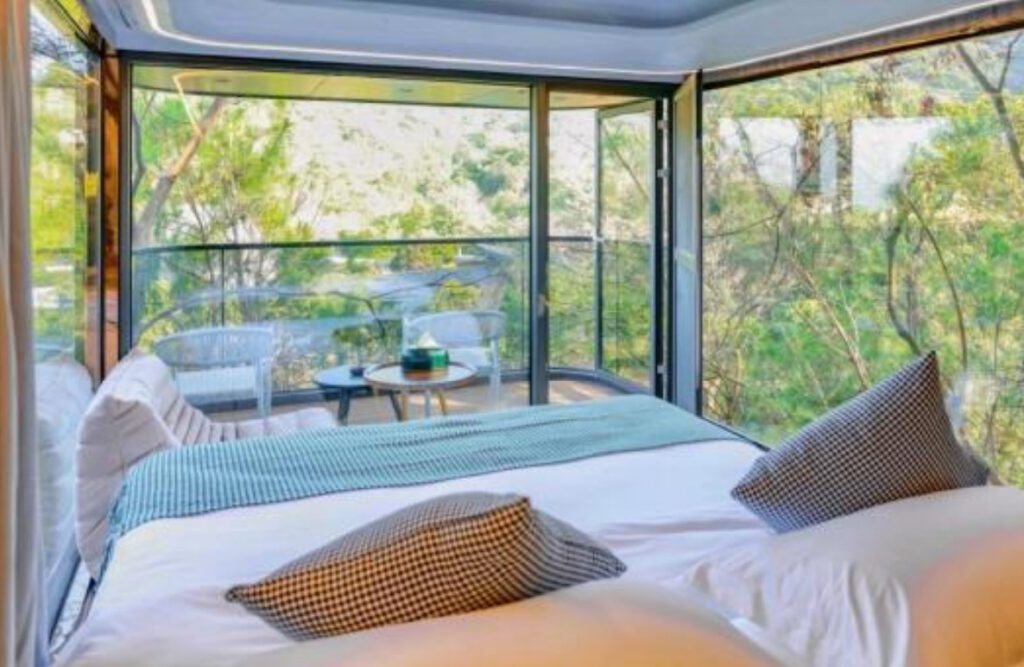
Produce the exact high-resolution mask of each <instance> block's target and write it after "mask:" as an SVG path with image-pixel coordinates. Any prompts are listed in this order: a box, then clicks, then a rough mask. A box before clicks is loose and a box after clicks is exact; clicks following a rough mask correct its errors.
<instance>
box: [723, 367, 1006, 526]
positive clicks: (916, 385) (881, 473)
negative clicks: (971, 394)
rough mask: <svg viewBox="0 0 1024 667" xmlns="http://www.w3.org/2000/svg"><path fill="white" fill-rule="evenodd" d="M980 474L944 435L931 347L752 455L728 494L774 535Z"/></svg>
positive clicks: (977, 480) (974, 480) (972, 481)
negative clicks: (767, 450)
mask: <svg viewBox="0 0 1024 667" xmlns="http://www.w3.org/2000/svg"><path fill="white" fill-rule="evenodd" d="M987 479H988V469H987V468H986V467H985V466H984V464H982V463H981V462H980V460H979V459H978V458H977V457H975V456H972V455H971V453H970V452H968V451H967V450H966V449H964V448H963V447H961V446H960V444H959V443H958V442H957V439H956V436H954V435H953V429H952V427H951V426H950V423H949V416H948V415H947V414H946V409H945V405H944V403H943V395H942V384H941V380H940V376H939V362H938V359H937V357H936V355H935V353H934V352H932V353H931V354H928V355H927V356H924V357H921V358H920V359H918V360H916V361H914V362H913V363H911V364H909V365H908V366H906V367H905V368H903V369H902V370H901V371H899V372H898V373H896V374H895V375H893V376H892V377H890V378H888V379H887V380H884V381H883V382H882V383H880V384H878V385H877V386H875V387H874V388H872V389H870V390H868V391H866V392H864V393H863V394H861V395H860V396H858V397H856V398H854V399H853V400H851V401H849V402H847V403H844V404H843V405H841V406H839V407H838V408H836V409H835V410H833V411H832V412H829V413H828V414H826V415H825V416H824V417H821V418H820V419H818V420H816V421H814V422H812V423H811V424H810V425H808V426H806V427H805V428H804V429H803V430H801V431H799V432H798V433H797V434H796V435H794V436H793V437H792V438H790V439H789V440H787V441H786V442H784V443H783V444H782V445H780V446H779V448H778V449H776V450H774V451H772V452H771V453H769V454H766V455H765V456H763V457H761V458H759V459H758V460H757V461H755V462H754V465H753V466H752V467H751V469H750V471H749V472H748V473H747V474H746V476H744V477H743V479H741V480H740V482H739V484H738V485H737V486H736V488H734V489H733V491H732V495H733V497H734V498H736V499H737V500H738V501H740V502H741V503H743V504H744V505H746V507H747V508H748V509H750V511H752V512H753V513H754V514H756V515H757V516H759V517H760V518H761V519H762V520H764V522H765V523H767V524H768V525H769V526H771V527H772V528H774V529H775V530H776V531H778V532H780V533H781V532H787V531H791V530H796V529H799V528H804V527H806V526H810V525H813V524H816V523H820V522H822V521H827V520H829V519H834V518H836V517H839V516H843V515H845V514H850V513H852V512H856V511H858V510H862V509H865V508H867V507H871V506H873V505H879V504H881V503H887V502H891V501H894V500H899V499H901V498H909V497H911V496H918V495H922V494H925V493H933V492H935V491H945V490H949V489H956V488H960V487H966V486H978V485H981V484H985V482H986V481H987Z"/></svg>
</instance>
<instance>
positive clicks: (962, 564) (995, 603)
mask: <svg viewBox="0 0 1024 667" xmlns="http://www.w3.org/2000/svg"><path fill="white" fill-rule="evenodd" d="M686 579H687V580H688V581H689V583H690V584H691V585H692V586H694V587H695V588H696V589H697V590H698V591H699V592H701V593H703V594H705V595H708V596H710V597H711V598H713V599H714V600H715V601H716V602H717V603H718V604H720V605H722V606H723V607H725V608H727V609H730V610H732V611H733V612H735V613H736V614H738V615H739V616H742V617H745V618H746V619H747V620H748V621H750V622H751V623H753V624H754V625H756V626H758V627H759V628H760V629H761V630H763V631H765V632H766V633H767V634H768V635H770V636H772V637H774V638H775V639H777V640H779V641H780V642H781V643H783V644H785V645H786V646H787V647H788V648H789V649H790V650H792V651H794V652H795V653H797V654H798V655H802V656H805V657H806V658H807V660H808V661H809V662H810V663H811V664H813V665H829V666H833V665H851V666H854V665H856V666H858V667H860V666H863V665H878V666H882V665H893V666H903V665H928V666H929V667H942V666H945V665H948V666H950V667H953V666H956V667H962V666H964V665H1009V664H1017V663H1018V662H1020V661H1022V660H1024V492H1021V491H1020V490H1018V489H1014V488H1009V487H974V488H966V489H958V490H954V491H944V492H941V493H934V494H929V495H924V496H918V497H916V498H910V499H906V500H900V501H897V502H893V503H888V504H884V505H878V506H876V507H872V508H870V509H867V510H863V511H861V512H857V513H854V514H850V515H848V516H844V517H841V518H838V519H834V520H832V521H828V522H825V523H822V524H819V525H816V526H813V527H811V528H806V529H804V530H801V531H797V532H793V533H789V534H786V535H777V536H767V537H764V538H760V539H758V540H757V541H755V542H752V543H749V544H745V545H743V546H741V547H734V548H730V549H726V550H723V551H721V552H719V553H715V554H712V555H711V556H709V557H707V558H706V559H705V560H703V561H702V562H700V563H698V564H697V565H695V566H694V567H693V568H692V569H691V570H690V571H689V572H687V574H686Z"/></svg>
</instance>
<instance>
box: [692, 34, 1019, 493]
mask: <svg viewBox="0 0 1024 667" xmlns="http://www.w3.org/2000/svg"><path fill="white" fill-rule="evenodd" d="M1015 46H1016V39H1015V36H1010V37H1006V36H996V37H991V38H984V39H979V40H973V41H971V42H968V43H965V44H963V45H962V46H957V45H953V46H945V47H937V48H932V49H926V50H922V51H918V52H913V53H908V54H904V55H899V56H891V57H885V58H880V59H876V60H871V61H865V62H861V63H854V64H850V65H843V66H839V67H835V68H830V69H826V70H822V71H818V72H811V73H803V74H796V75H791V76H786V77H781V78H778V79H772V80H768V81H763V82H758V83H753V84H747V85H741V86H737V87H734V88H730V89H725V90H720V91H715V92H713V93H710V94H709V95H708V96H707V98H706V99H707V105H708V106H707V108H706V110H705V120H706V122H707V126H706V128H705V133H704V139H705V148H706V154H705V179H706V180H705V197H706V199H705V225H706V228H705V240H706V245H705V276H704V285H705V320H704V335H705V340H704V355H705V358H704V364H705V372H706V375H705V397H706V406H705V407H706V409H707V411H708V413H709V414H711V415H713V416H715V417H716V418H719V419H722V420H724V421H726V422H729V423H732V424H736V425H738V426H741V427H743V428H745V429H748V430H749V431H751V432H752V433H753V434H755V435H756V436H759V437H761V438H762V439H763V440H765V441H766V442H769V443H770V442H775V441H777V440H779V439H781V438H782V437H785V435H787V434H789V433H792V432H793V430H795V429H796V428H798V427H799V426H800V425H802V424H804V423H806V422H808V421H810V420H811V419H813V418H815V417H816V416H818V415H819V414H821V412H823V411H825V410H827V409H829V408H831V407H833V406H835V405H837V404H839V403H841V402H842V401H844V400H846V399H848V398H849V397H850V396H852V395H854V394H855V393H857V392H859V391H861V390H863V389H864V388H866V387H867V386H869V385H870V384H871V383H874V382H877V381H878V380H880V379H882V378H883V377H885V376H886V375H887V374H889V373H891V372H892V371H894V370H895V369H897V368H898V367H899V366H900V365H902V364H903V363H905V362H906V361H907V360H908V359H910V358H912V357H913V356H914V355H916V354H919V353H921V352H923V351H926V350H928V349H936V350H938V352H939V354H940V358H941V361H942V368H943V373H944V376H945V382H946V386H947V389H948V391H949V392H950V393H951V395H952V396H953V401H954V404H955V405H954V408H953V410H952V414H953V416H954V421H955V423H956V426H957V428H958V432H959V434H960V436H961V437H962V438H963V439H964V441H965V442H969V443H970V444H971V445H973V446H974V447H975V448H976V449H978V450H979V451H980V452H981V453H982V454H983V455H984V456H985V457H986V458H987V459H988V460H989V461H990V462H992V463H993V464H994V465H995V466H996V467H997V469H999V470H1000V472H1001V474H1003V475H1004V476H1005V477H1006V478H1007V479H1010V480H1012V481H1014V482H1015V483H1018V484H1024V465H1022V463H1024V456H1022V452H1024V429H1021V427H1020V424H1021V418H1022V417H1024V382H1022V380H1024V376H1022V375H1021V369H1022V368H1024V344H1022V341H1024V338H1022V336H1024V310H1022V306H1024V272H1022V271H1024V264H1022V262H1024V254H1022V253H1024V250H1020V249H1021V248H1022V245H1021V243H1022V242H1024V225H1021V224H1020V216H1019V213H1018V212H1019V211H1020V210H1021V204H1022V203H1024V202H1022V196H1024V170H1022V169H1020V168H1019V167H1020V166H1021V163H1020V162H1019V159H1020V157H1021V156H1020V146H1019V143H1017V140H1016V136H1017V135H1018V133H1019V132H1020V131H1021V130H1022V129H1024V126H1022V120H1024V114H1022V112H1024V106H1022V102H1024V98H1022V96H1021V94H1020V92H1019V90H1018V89H1017V84H1016V83H1008V82H1016V81H1017V80H1018V79H1019V77H1020V75H1021V74H1022V72H1020V71H1017V70H1018V69H1019V68H1017V67H1016V66H1015V64H1016V61H1015V60H1014V59H1013V52H1014V48H1015ZM1004 67H1005V68H1006V70H1005V72H1006V74H1005V75H1003V76H1002V78H1000V77H1001V72H1003V71H1004V69H1003V68H1004ZM1000 81H1001V83H999V82H1000ZM993 86H995V88H994V89H993V90H995V92H994V93H993V92H986V90H985V88H986V87H989V88H990V89H992V87H993ZM869 121H870V122H869ZM872 123H873V124H872ZM886 128H889V129H888V130H887V129H886ZM923 128H931V129H927V130H926V129H923ZM886 131H889V132H890V134H886ZM873 132H874V134H872V133H873ZM892 132H895V133H896V134H895V135H894V134H892ZM907 133H911V134H907ZM914 133H916V134H914ZM911 136H916V137H918V139H917V147H916V148H913V149H910V148H908V150H907V152H905V153H903V154H902V155H903V157H900V156H901V153H900V150H899V148H898V147H895V148H894V147H891V146H889V145H888V144H887V142H891V141H893V139H891V138H887V137H895V139H896V140H904V137H911ZM897 143H898V141H897ZM830 147H831V148H830ZM829 151H832V152H831V154H830V153H829ZM872 155H874V156H875V157H873V158H872V157H871V156H872ZM787 160H789V162H788V164H790V165H791V167H790V169H791V171H789V172H787V171H786V166H785V165H786V164H787ZM858 160H861V161H860V162H858ZM872 160H874V161H873V162H872ZM891 161H901V165H902V166H901V168H900V170H899V173H898V175H897V177H896V178H895V179H894V180H892V181H891V182H889V183H888V188H887V189H886V190H885V191H884V193H882V194H881V196H880V198H879V197H877V196H874V195H871V194H870V192H871V187H872V186H871V181H872V179H873V178H877V177H878V172H877V171H872V170H884V169H886V168H888V167H890V165H889V164H887V162H891ZM897 164H900V163H899V162H898V163H897ZM823 165H824V166H823ZM868 165H870V166H868ZM823 174H824V175H823ZM866 193H867V194H866Z"/></svg>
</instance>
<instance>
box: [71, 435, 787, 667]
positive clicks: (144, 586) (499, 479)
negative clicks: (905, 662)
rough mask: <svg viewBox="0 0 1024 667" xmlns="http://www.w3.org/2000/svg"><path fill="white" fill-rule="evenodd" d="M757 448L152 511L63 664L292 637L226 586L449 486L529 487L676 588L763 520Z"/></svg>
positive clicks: (680, 448)
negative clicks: (695, 565)
mask: <svg viewBox="0 0 1024 667" xmlns="http://www.w3.org/2000/svg"><path fill="white" fill-rule="evenodd" d="M759 453H760V452H759V451H758V450H757V449H755V448H754V447H752V446H750V445H747V444H745V443H740V442H736V441H728V440H721V441H707V442H701V443H691V444H685V445H677V446H674V447H667V448H662V449H657V450H648V451H642V452H631V453H626V454H615V455H610V456H603V457H596V458H591V459H587V460H584V461H577V462H572V463H564V464H558V465H551V466H544V467H538V468H525V469H520V470H512V471H505V472H499V473H494V474H490V475H484V476H479V477H470V478H464V479H458V480H451V481H447V482H441V483H436V484H425V485H421V486H414V487H404V488H388V489H374V490H369V491H358V492H349V493H340V494H335V495H330V496H321V497H316V498H308V499H305V500H298V501H293V502H288V503H279V504H276V505H263V506H256V507H246V508H239V509H231V510H225V511H221V512H215V513H211V514H205V515H201V516H196V517H188V518H182V519H165V520H161V521H155V522H152V523H149V524H146V525H143V526H141V527H139V528H137V529H135V530H134V531H132V532H131V533H129V534H128V535H126V536H124V537H122V538H121V539H120V540H119V542H118V544H117V548H116V550H115V552H114V557H113V560H112V561H111V563H110V566H109V568H108V570H107V572H106V575H105V578H104V581H103V585H102V586H101V587H100V590H99V592H98V594H97V596H96V598H95V601H94V604H93V606H92V609H91V611H90V613H89V616H88V618H87V620H86V622H85V623H84V625H83V626H82V627H81V628H80V629H79V631H78V632H77V634H76V636H75V637H74V638H72V640H71V642H70V643H69V645H68V648H67V649H65V650H64V651H63V652H62V654H61V655H60V656H59V658H58V664H59V665H73V666H75V667H90V666H96V667H99V666H102V667H116V666H119V665H126V666H127V665H131V666H133V667H134V666H136V665H153V666H156V667H162V666H165V665H204V666H217V665H231V664H235V663H238V662H239V661H244V659H245V658H246V657H251V656H252V655H254V654H258V653H262V652H265V651H272V650H275V649H279V648H283V647H286V646H288V645H290V644H291V643H292V642H291V640H289V639H287V638H285V637H284V636H283V635H281V634H280V633H278V632H277V631H276V630H274V629H273V628H271V627H269V626H268V625H266V624H265V623H264V622H263V621H261V620H260V619H259V618H257V617H256V616H254V615H252V614H250V613H248V612H246V611H245V610H244V609H243V608H242V607H241V606H239V605H235V604H231V603H228V602H226V601H225V600H224V597H223V596H224V592H225V591H226V590H227V589H228V588H229V587H230V586H231V585H233V584H236V583H242V582H249V581H254V580H256V579H259V578H261V577H263V576H264V575H266V574H267V573H269V572H270V571H272V570H274V569H275V568H277V567H279V566H280V565H282V564H284V563H286V562H288V561H289V560H291V559H293V558H295V557H297V556H299V555H301V554H303V553H305V552H307V551H309V550H311V549H313V548H315V547H318V546H320V545H322V544H324V543H326V542H328V541H330V540H332V539H334V538H336V537H338V536H340V535H342V534H343V533H345V532H347V531H349V530H352V529H353V528H356V527H358V526H360V525H362V524H364V523H366V522H368V521H371V520H373V519H376V518H378V517H380V516H381V515H383V514H386V513H389V512H392V511H394V510H397V509H400V508H401V507H404V506H406V505H408V504H410V503H413V502H417V501H419V500H424V499H427V498H430V497H433V496H436V495H440V494H444V493H450V492H454V491H467V490H485V491H496V492H516V493H521V494H525V495H527V496H529V497H530V498H531V500H532V502H533V504H534V506H535V507H537V508H539V509H542V510H544V511H546V512H548V513H550V514H552V515H554V516H556V517H559V518H561V519H564V520H566V521H568V522H570V523H572V524H573V525H575V526H577V527H578V528H580V529H582V530H584V531H586V532H588V533H590V534H591V535H593V536H594V537H596V538H597V539H599V540H601V541H602V542H604V543H605V544H606V545H608V546H609V547H610V548H611V549H612V550H613V551H615V553H616V554H617V555H618V556H619V557H620V558H622V560H623V561H625V562H626V564H627V565H628V568H629V569H628V572H627V573H626V575H625V576H627V577H633V578H636V579H641V580H646V581H650V582H653V583H656V584H658V585H661V586H665V587H669V588H679V587H681V586H683V584H682V583H681V581H680V575H681V573H682V572H683V571H684V570H685V568H686V566H687V565H689V564H690V563H692V562H693V561H694V560H695V559H697V558H699V557H700V556H702V555H704V554H706V553H708V552H709V551H710V550H713V549H716V548H719V547H721V546H725V545H728V544H735V543H739V542H742V541H746V540H749V539H751V538H754V537H757V536H760V535H763V534H766V533H767V532H769V531H768V529H767V528H766V527H765V526H764V525H763V524H762V523H761V522H760V521H759V520H758V519H756V518H755V517H754V516H753V515H751V514H750V513H749V512H747V511H746V510H745V509H743V508H742V507H741V506H740V505H738V504H737V503H735V502H734V501H733V500H732V499H731V498H730V497H729V490H730V489H731V488H732V486H733V485H734V484H735V482H736V481H737V480H738V479H739V478H740V477H741V476H742V475H743V474H744V473H745V472H746V471H747V469H748V468H749V466H750V464H751V462H752V461H753V459H754V458H756V457H757V456H758V455H759Z"/></svg>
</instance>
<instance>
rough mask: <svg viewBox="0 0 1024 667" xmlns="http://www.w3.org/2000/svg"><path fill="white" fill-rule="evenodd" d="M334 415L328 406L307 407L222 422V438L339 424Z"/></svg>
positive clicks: (256, 435) (236, 438)
mask: <svg viewBox="0 0 1024 667" xmlns="http://www.w3.org/2000/svg"><path fill="white" fill-rule="evenodd" d="M337 425H338V422H337V421H335V419H334V415H333V414H332V413H331V412H330V410H327V409H326V408H305V409H302V410H295V411H293V412H285V413H283V414H279V415H274V416H273V417H267V418H266V419H250V420H248V421H241V422H237V423H235V424H230V425H228V424H222V425H221V426H223V427H225V430H224V432H223V434H222V436H221V438H219V439H220V440H241V439H243V438H262V437H263V436H267V435H282V434H284V433H294V432H296V431H310V430H313V429H318V428H331V427H334V426H337Z"/></svg>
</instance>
